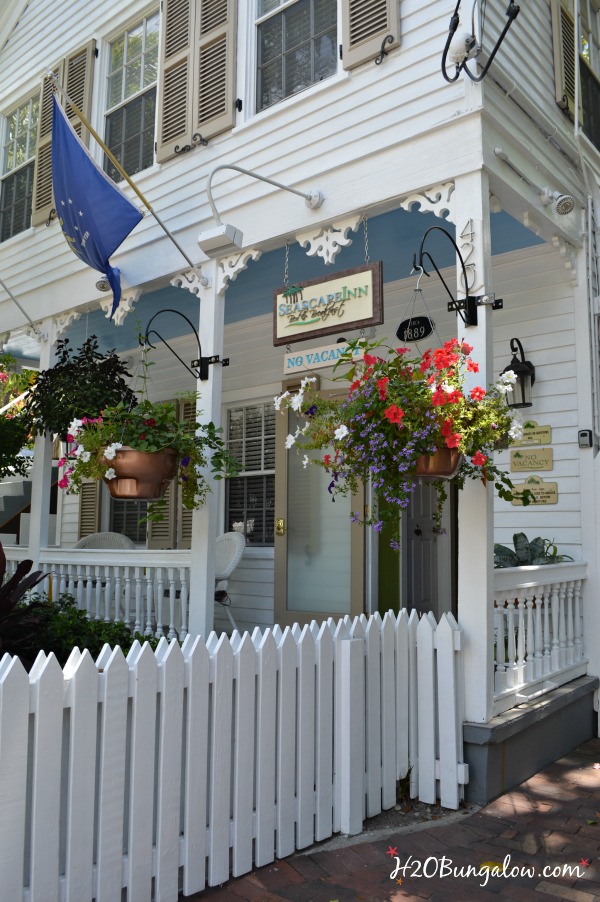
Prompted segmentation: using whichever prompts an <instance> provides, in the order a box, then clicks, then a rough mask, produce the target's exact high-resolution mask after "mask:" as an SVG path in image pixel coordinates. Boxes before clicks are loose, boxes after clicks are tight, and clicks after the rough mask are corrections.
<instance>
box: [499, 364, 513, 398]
mask: <svg viewBox="0 0 600 902" xmlns="http://www.w3.org/2000/svg"><path fill="white" fill-rule="evenodd" d="M516 381H517V375H516V373H513V371H512V370H507V371H506V372H505V373H500V378H499V379H498V381H497V383H496V387H497V389H498V391H499V392H500V394H501V395H506V394H508V392H511V391H512V390H513V385H514V384H515V382H516Z"/></svg>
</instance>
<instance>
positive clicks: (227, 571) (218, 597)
mask: <svg viewBox="0 0 600 902" xmlns="http://www.w3.org/2000/svg"><path fill="white" fill-rule="evenodd" d="M245 547H246V537H245V536H244V534H243V533H242V532H226V533H223V535H222V536H217V547H216V554H215V601H217V602H219V604H220V605H221V606H222V607H223V608H224V610H225V613H226V614H227V616H228V617H229V622H230V623H231V625H232V627H233V628H234V630H236V629H237V628H238V625H237V623H236V622H235V620H234V618H233V614H232V613H231V599H230V598H229V595H228V594H227V584H228V582H229V577H230V576H231V574H232V573H233V571H234V570H235V568H236V567H237V565H238V564H239V562H240V561H241V559H242V555H243V553H244V548H245Z"/></svg>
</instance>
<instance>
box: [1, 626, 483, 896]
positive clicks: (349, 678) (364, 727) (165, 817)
mask: <svg viewBox="0 0 600 902" xmlns="http://www.w3.org/2000/svg"><path fill="white" fill-rule="evenodd" d="M409 624H410V625H411V626H410V629H407V627H408V626H409ZM459 649H460V629H459V628H458V626H457V624H456V623H455V621H454V620H453V618H451V617H449V616H447V615H444V617H443V618H442V620H441V622H440V625H439V626H438V625H437V624H436V623H435V620H434V619H433V616H432V615H429V616H427V617H424V618H423V619H422V620H421V621H420V622H418V625H417V619H416V617H412V615H411V619H410V621H409V619H408V617H407V613H406V611H402V612H401V614H400V615H399V616H398V617H396V616H395V615H394V614H393V613H392V612H389V613H387V614H386V615H385V617H384V618H383V620H382V619H381V617H380V616H379V615H375V616H373V617H371V618H368V619H367V618H366V617H365V616H364V615H362V616H361V617H358V618H355V619H354V620H352V619H351V618H349V617H347V618H344V619H343V620H341V621H339V622H337V623H335V622H333V621H328V622H327V623H323V624H321V625H318V624H317V623H314V622H313V623H311V624H310V625H307V626H304V627H303V628H301V627H300V626H298V625H297V624H296V625H294V626H293V627H291V628H289V627H286V629H285V630H284V631H283V632H282V630H281V629H280V628H279V627H275V628H274V629H273V630H270V629H267V630H265V631H264V632H261V631H260V630H259V629H255V630H254V632H253V634H252V635H250V634H249V633H245V634H244V635H243V636H240V634H239V633H238V632H237V631H236V632H234V634H233V635H232V637H231V639H229V638H228V637H227V636H226V635H224V634H223V635H221V636H220V637H219V636H217V634H216V633H211V634H210V636H209V637H208V639H207V641H206V642H204V641H203V640H202V639H201V638H199V637H197V638H195V639H192V637H190V636H188V637H186V639H185V641H184V643H183V646H182V647H181V646H180V645H179V643H178V642H177V641H176V640H172V641H171V642H168V641H167V640H166V639H165V638H164V637H163V638H162V639H161V641H160V643H159V645H158V647H157V649H156V652H155V653H153V652H152V650H151V649H150V647H149V645H148V644H145V645H144V646H141V645H140V644H139V642H137V641H136V642H135V643H134V644H133V646H132V648H131V650H130V652H129V654H128V656H127V658H125V657H124V656H123V654H122V652H121V650H120V649H118V648H115V649H110V648H109V647H108V646H105V647H104V649H103V650H102V652H101V654H100V656H99V658H98V660H97V661H96V662H94V661H93V659H92V658H91V656H90V654H89V652H88V651H83V653H82V652H80V651H79V649H73V651H72V653H71V655H70V657H69V660H68V662H67V664H66V665H65V667H64V670H61V668H60V667H59V665H58V663H57V661H56V659H55V657H54V655H52V654H51V655H48V656H47V655H45V654H44V653H43V652H40V654H39V656H38V658H37V660H36V662H35V664H34V666H33V668H32V670H31V673H30V674H29V675H28V674H27V673H26V672H25V670H24V668H23V666H22V665H21V663H20V661H19V660H18V659H17V658H11V657H10V656H9V655H5V656H4V657H3V658H2V660H1V661H0V790H1V791H2V799H3V805H2V806H1V807H0V885H1V886H2V888H3V890H2V893H3V896H2V898H4V897H5V896H6V898H7V900H8V899H9V898H10V900H11V902H33V900H36V902H59V900H60V902H62V900H63V899H64V900H70V902H92V900H95V902H111V900H114V899H115V898H117V897H119V898H120V896H121V892H122V891H123V892H124V896H123V898H127V899H131V900H133V899H137V900H150V899H151V898H155V899H156V900H157V902H158V900H160V902H177V898H178V891H179V881H180V878H181V877H182V880H183V890H184V893H185V894H186V895H189V894H192V893H194V892H199V891H201V890H202V889H204V888H205V886H206V885H208V886H217V885H219V884H222V883H224V882H225V881H227V880H228V879H229V877H230V875H231V874H233V876H238V875H240V874H244V873H248V872H249V871H251V870H252V868H253V867H259V866H261V865H265V864H269V863H270V862H272V861H274V859H275V858H276V857H285V856H287V855H290V854H292V853H293V852H294V851H295V849H299V848H306V847H308V846H310V845H312V844H313V843H315V842H317V841H319V840H322V839H326V838H327V837H329V836H331V835H332V833H334V832H339V831H340V830H342V831H343V832H345V833H358V832H360V831H361V830H362V825H363V820H364V818H365V815H367V816H370V815H376V814H379V813H380V812H381V811H382V810H384V809H386V808H391V807H393V805H394V804H395V802H396V786H397V781H398V780H400V779H403V778H404V777H406V775H407V773H408V772H409V769H410V770H411V772H412V771H414V772H415V773H418V774H419V781H420V783H421V784H422V787H420V794H419V797H420V798H422V799H423V800H424V801H429V800H430V801H435V800H436V798H438V797H439V798H442V799H443V800H444V804H445V805H447V807H450V808H458V806H459V802H460V799H461V796H462V786H463V784H464V782H465V781H466V779H467V776H466V770H465V766H464V764H463V759H462V744H461V736H462V720H461V695H460V693H461V679H460V677H461V664H460V651H459ZM411 657H412V658H413V659H414V666H407V663H406V662H407V658H411ZM436 672H437V682H436V680H435V678H434V675H435V673H436ZM415 680H416V681H417V682H415ZM411 699H414V701H411ZM411 706H413V707H415V709H416V710H417V712H418V717H417V718H416V719H413V720H412V721H411V719H410V718H407V716H406V714H407V712H408V711H409V710H410V708H411ZM407 732H408V733H409V734H411V735H409V736H408V739H407V741H405V740H404V734H406V733H407ZM442 743H443V746H444V747H443V748H442ZM402 749H403V751H402ZM399 750H400V752H399ZM27 786H29V787H31V791H30V792H28V791H26V787H27ZM59 842H60V849H59ZM181 870H182V871H183V874H182V875H181ZM152 893H153V895H152Z"/></svg>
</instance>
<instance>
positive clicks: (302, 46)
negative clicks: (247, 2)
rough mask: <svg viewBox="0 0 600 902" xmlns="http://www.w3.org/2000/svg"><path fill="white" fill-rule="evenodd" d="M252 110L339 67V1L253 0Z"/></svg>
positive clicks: (333, 71) (282, 97)
mask: <svg viewBox="0 0 600 902" xmlns="http://www.w3.org/2000/svg"><path fill="white" fill-rule="evenodd" d="M256 2H257V13H258V18H257V22H256V26H257V92H256V109H257V111H260V110H263V109H265V108H266V107H269V106H271V105H272V104H274V103H278V102H279V101H280V100H283V99H284V98H285V97H290V96H291V95H292V94H297V93H298V91H302V90H304V88H308V87H309V86H310V85H313V84H315V83H316V82H319V81H322V80H323V79H324V78H328V77H329V76H330V75H333V74H334V73H335V72H336V70H337V60H338V52H337V47H338V34H337V0H256Z"/></svg>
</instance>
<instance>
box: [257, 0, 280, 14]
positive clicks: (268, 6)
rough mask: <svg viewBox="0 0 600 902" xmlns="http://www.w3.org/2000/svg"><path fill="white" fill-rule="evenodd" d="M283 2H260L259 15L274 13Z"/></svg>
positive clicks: (274, 0) (277, 0)
mask: <svg viewBox="0 0 600 902" xmlns="http://www.w3.org/2000/svg"><path fill="white" fill-rule="evenodd" d="M282 2H283V0H258V15H259V16H264V15H266V14H267V13H270V12H272V11H273V10H274V9H277V7H278V6H279V5H280V4H281V3H282Z"/></svg>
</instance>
